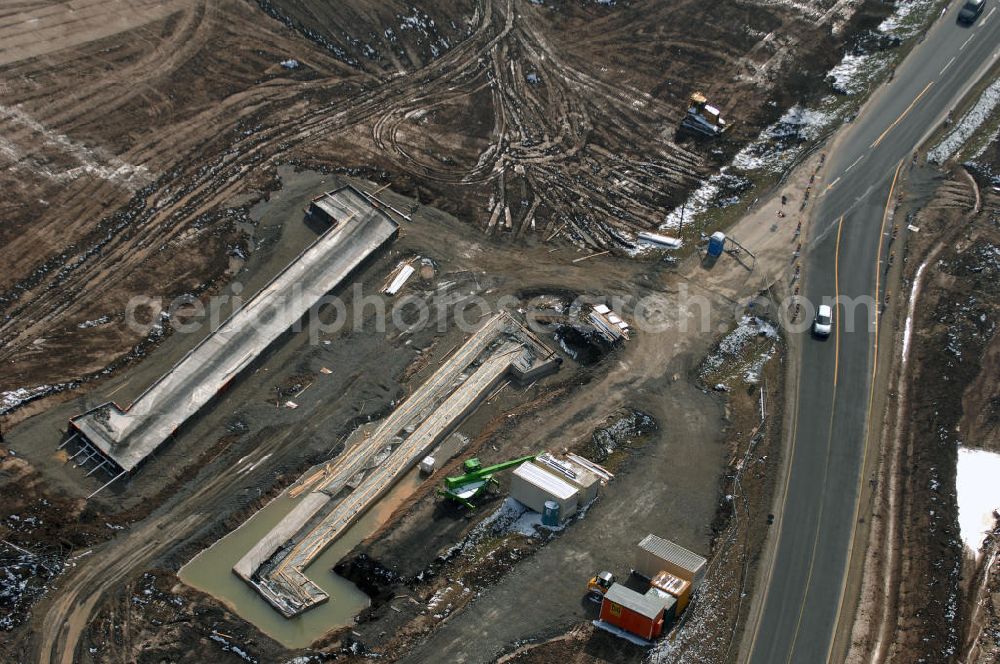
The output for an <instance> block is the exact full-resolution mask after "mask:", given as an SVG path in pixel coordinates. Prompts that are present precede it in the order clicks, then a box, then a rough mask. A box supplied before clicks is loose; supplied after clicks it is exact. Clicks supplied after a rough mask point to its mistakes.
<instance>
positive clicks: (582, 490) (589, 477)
mask: <svg viewBox="0 0 1000 664" xmlns="http://www.w3.org/2000/svg"><path fill="white" fill-rule="evenodd" d="M535 463H536V464H537V465H539V466H542V467H543V468H544V469H545V470H547V471H549V472H553V473H554V474H555V475H557V476H559V477H561V478H562V479H564V480H566V481H567V482H569V483H570V484H572V485H573V486H575V487H576V488H577V503H578V504H579V505H580V506H586V505H589V504H590V503H591V502H593V501H594V499H595V498H597V492H598V490H599V489H600V484H601V480H600V478H599V477H598V476H597V474H596V473H594V472H593V471H592V470H590V469H588V468H586V467H584V466H583V465H582V464H580V463H577V462H576V461H573V460H572V459H569V458H566V459H557V458H556V457H555V456H553V455H552V453H551V452H546V453H544V454H539V455H538V458H536V459H535Z"/></svg>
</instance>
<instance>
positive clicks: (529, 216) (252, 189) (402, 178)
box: [0, 0, 851, 405]
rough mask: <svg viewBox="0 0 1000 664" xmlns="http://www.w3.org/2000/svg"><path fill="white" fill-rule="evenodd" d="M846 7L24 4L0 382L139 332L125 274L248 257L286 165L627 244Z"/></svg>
mask: <svg viewBox="0 0 1000 664" xmlns="http://www.w3.org/2000/svg"><path fill="white" fill-rule="evenodd" d="M850 9H851V7H850V3H844V2H836V3H835V2H834V1H833V0H824V1H823V2H819V3H809V4H808V5H807V4H805V3H777V2H766V1H764V0H761V1H759V2H747V3H740V4H739V5H734V4H732V3H716V4H715V5H711V4H706V3H702V2H694V1H687V0H676V1H672V2H634V3H622V4H619V5H612V6H605V5H602V4H599V3H590V2H585V3H575V2H573V3H571V2H545V3H542V4H534V3H533V2H527V1H523V2H522V1H516V2H515V1H503V0H430V1H425V2H422V3H421V4H419V5H413V4H410V3H403V2H381V1H380V2H369V1H364V0H348V1H346V2H338V3H325V2H306V1H303V0H277V1H272V0H260V2H259V3H252V2H242V1H239V0H221V1H220V2H207V0H171V1H168V2H151V1H147V0H129V1H128V2H126V3H119V5H117V6H116V7H114V8H112V7H111V6H110V5H108V4H107V3H100V2H97V1H96V0H83V1H81V2H78V3H74V5H73V7H72V8H70V7H68V6H66V5H62V4H59V3H53V2H47V1H45V0H21V1H19V2H16V3H8V4H7V5H5V7H3V8H0V15H2V17H3V19H4V20H3V27H2V28H0V191H2V192H3V193H2V194H0V217H2V218H3V220H4V223H3V224H2V226H0V260H2V261H3V264H4V265H5V269H4V270H3V272H2V273H0V366H2V367H3V368H2V370H0V392H2V391H8V390H13V389H16V388H35V387H38V386H43V385H53V386H56V387H55V389H60V388H61V387H65V388H72V387H75V386H76V383H75V382H72V381H76V380H79V379H86V378H88V377H94V376H96V375H97V374H98V372H100V371H102V370H103V369H105V368H106V367H108V366H109V365H111V364H112V363H114V362H116V361H117V362H122V361H127V360H128V359H130V357H132V356H135V355H139V354H142V352H144V347H143V346H142V345H139V346H138V347H137V344H140V343H141V342H144V341H150V340H149V339H147V335H146V334H143V333H142V332H137V331H132V330H128V329H126V327H125V325H124V324H123V318H124V316H123V311H124V308H125V304H126V302H127V301H128V298H129V297H131V296H133V295H135V294H142V295H147V296H150V297H161V296H162V297H164V298H169V297H173V296H175V295H178V294H181V293H191V294H194V295H198V294H199V293H202V292H205V291H207V290H210V289H212V288H213V286H214V285H215V284H217V283H218V281H219V280H220V279H222V278H223V277H225V276H226V275H227V274H231V273H232V271H233V270H235V269H237V268H238V267H239V265H240V263H241V261H242V259H243V257H244V256H245V255H246V254H247V253H249V252H250V251H251V250H252V249H253V248H254V246H255V242H254V241H253V240H252V239H251V238H250V237H248V233H247V224H248V223H249V219H248V216H247V214H246V210H247V206H248V204H249V203H250V202H252V201H253V200H255V199H257V198H259V197H260V196H262V195H265V193H266V192H267V191H269V190H270V189H272V188H273V187H274V186H275V184H274V182H275V180H274V177H275V176H274V173H275V167H276V165H277V164H278V163H288V162H291V163H298V164H306V165H311V166H314V167H319V168H322V169H330V170H337V171H340V172H346V173H358V174H363V175H367V176H369V177H374V178H376V179H381V180H385V181H387V182H391V183H392V184H393V187H394V188H395V189H397V190H402V191H409V192H411V193H415V194H417V195H418V196H419V197H420V198H421V200H422V201H424V202H430V203H433V204H434V205H436V206H438V207H441V208H443V209H446V210H448V211H450V212H453V213H455V214H456V215H457V216H458V217H459V218H460V219H462V220H463V221H465V222H467V223H468V224H470V225H473V226H475V227H478V228H481V229H482V231H483V232H484V233H487V234H490V235H492V236H496V237H499V238H501V239H502V240H504V241H508V242H509V241H514V242H518V241H529V242H530V241H552V242H560V241H566V240H569V241H572V242H574V243H576V244H579V245H586V246H589V247H593V248H595V249H616V248H619V249H620V248H622V247H625V246H627V245H628V243H629V241H630V240H631V239H633V237H634V234H635V233H636V232H637V231H639V230H643V229H651V228H654V227H655V226H656V225H657V224H658V223H659V222H661V221H662V219H663V216H664V214H665V212H666V211H667V210H668V209H669V208H671V207H672V206H674V205H676V204H677V203H679V202H680V201H681V200H682V198H683V197H684V195H685V194H686V192H688V191H689V190H691V189H692V188H693V187H695V186H696V185H697V184H698V182H699V179H700V178H702V177H703V176H704V175H705V174H706V173H708V172H710V171H711V170H712V169H713V168H715V167H716V166H717V165H718V164H719V163H721V162H722V161H723V160H724V159H725V158H726V157H727V156H728V155H730V154H732V153H733V152H734V151H735V150H736V149H737V148H738V147H739V146H740V145H741V144H742V143H744V142H745V141H747V140H748V139H749V138H751V137H754V136H755V135H756V133H757V132H758V131H759V129H760V128H761V127H762V126H764V125H765V124H766V123H767V122H769V121H770V120H773V119H774V117H776V116H777V115H778V114H779V113H780V112H781V111H782V109H783V108H784V107H786V106H787V105H789V104H790V103H791V101H792V100H794V99H796V98H797V95H799V93H801V92H802V91H803V90H804V89H805V88H806V87H807V85H806V83H805V81H808V80H809V78H810V74H812V73H817V74H818V73H819V72H822V71H825V70H826V69H827V68H828V66H829V65H830V64H831V63H832V61H833V60H834V59H835V58H836V57H837V56H836V52H837V47H838V46H839V45H840V44H842V42H843V40H844V37H843V36H833V32H834V31H835V30H836V31H837V34H838V35H839V34H841V31H842V29H843V28H844V16H845V15H847V14H848V13H849V11H850ZM829 10H833V11H829ZM289 60H293V61H294V62H288V61H289ZM282 62H285V63H286V64H287V65H288V66H287V67H286V66H282V64H281V63H282ZM793 70H794V75H790V74H791V72H792V71H793ZM696 89H698V90H702V91H704V92H705V93H706V94H708V96H709V98H710V99H712V100H713V101H715V102H716V103H718V104H719V105H720V106H721V108H722V111H723V114H724V115H725V116H727V117H729V118H731V119H732V120H734V121H736V126H735V128H734V129H733V131H732V132H730V133H729V134H728V135H727V136H726V137H725V139H724V140H722V141H719V142H717V143H715V144H705V143H696V142H692V141H690V140H686V139H684V140H681V139H679V138H678V137H677V136H676V135H675V130H676V127H677V125H678V123H679V121H680V119H681V117H682V116H683V113H684V109H685V106H686V103H685V102H686V98H687V95H688V94H689V93H690V92H691V91H693V90H696ZM155 335H156V330H154V331H153V337H154V338H153V339H152V340H151V341H155ZM8 405H9V404H8Z"/></svg>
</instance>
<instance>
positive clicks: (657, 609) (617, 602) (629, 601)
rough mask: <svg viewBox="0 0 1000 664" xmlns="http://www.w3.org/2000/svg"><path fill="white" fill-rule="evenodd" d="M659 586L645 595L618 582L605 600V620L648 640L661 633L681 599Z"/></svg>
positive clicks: (603, 606)
mask: <svg viewBox="0 0 1000 664" xmlns="http://www.w3.org/2000/svg"><path fill="white" fill-rule="evenodd" d="M664 594H665V593H658V592H656V591H655V590H651V591H650V592H647V593H646V594H645V595H643V594H641V593H637V592H636V591H634V590H631V589H629V588H626V587H625V586H623V585H621V584H620V583H615V584H613V585H612V586H611V588H609V589H608V592H606V593H605V594H604V599H603V600H602V601H601V620H603V621H604V622H606V623H608V624H610V625H614V626H615V627H618V628H620V629H623V630H625V631H626V632H628V633H630V634H635V635H636V636H638V637H639V638H642V639H645V640H647V641H652V640H653V639H655V638H657V637H659V636H660V634H662V633H663V628H664V627H665V626H666V624H667V623H669V621H670V620H672V619H673V613H674V606H675V605H676V603H677V600H676V599H675V598H673V597H671V596H670V595H666V596H665V597H664V596H663V595H664Z"/></svg>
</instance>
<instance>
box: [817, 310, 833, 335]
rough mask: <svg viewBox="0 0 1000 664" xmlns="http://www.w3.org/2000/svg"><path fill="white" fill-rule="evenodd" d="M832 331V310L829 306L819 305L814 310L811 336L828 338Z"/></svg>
mask: <svg viewBox="0 0 1000 664" xmlns="http://www.w3.org/2000/svg"><path fill="white" fill-rule="evenodd" d="M832 330H833V309H831V308H830V305H829V304H821V305H819V308H818V309H817V310H816V318H815V319H814V320H813V334H815V335H816V336H817V337H828V336H830V332H831V331H832Z"/></svg>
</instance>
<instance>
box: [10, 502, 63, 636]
mask: <svg viewBox="0 0 1000 664" xmlns="http://www.w3.org/2000/svg"><path fill="white" fill-rule="evenodd" d="M15 517H16V515H12V516H11V517H9V518H15ZM63 565H64V564H63V561H62V558H61V551H59V550H58V549H53V550H52V551H49V552H46V553H44V554H39V553H35V552H32V551H28V550H26V549H23V548H21V547H18V546H15V545H13V544H10V543H8V542H6V541H4V542H0V631H10V630H12V629H14V628H15V627H17V626H18V625H20V624H21V623H22V622H24V620H26V619H27V618H28V617H29V615H30V608H31V605H32V604H34V603H35V601H37V600H38V598H39V597H41V596H42V595H44V594H45V592H46V591H47V590H48V589H49V586H48V584H49V583H51V582H52V580H53V579H55V577H56V576H58V575H59V574H60V572H62V570H63Z"/></svg>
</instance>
